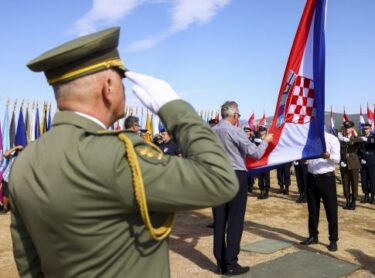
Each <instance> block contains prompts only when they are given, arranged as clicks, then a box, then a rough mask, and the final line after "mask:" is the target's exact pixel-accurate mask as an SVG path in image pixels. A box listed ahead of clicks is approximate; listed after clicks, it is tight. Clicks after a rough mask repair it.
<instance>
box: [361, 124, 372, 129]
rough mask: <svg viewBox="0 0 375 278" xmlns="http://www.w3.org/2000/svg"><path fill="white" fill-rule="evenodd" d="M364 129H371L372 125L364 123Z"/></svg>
mask: <svg viewBox="0 0 375 278" xmlns="http://www.w3.org/2000/svg"><path fill="white" fill-rule="evenodd" d="M362 128H371V124H370V123H364V124H363V125H362Z"/></svg>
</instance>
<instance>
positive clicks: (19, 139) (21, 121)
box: [0, 100, 51, 154]
mask: <svg viewBox="0 0 375 278" xmlns="http://www.w3.org/2000/svg"><path fill="white" fill-rule="evenodd" d="M30 106H31V107H30ZM12 108H13V109H11V107H10V101H9V100H8V101H7V104H6V107H5V113H4V118H3V121H2V123H0V154H2V153H3V152H4V151H7V150H9V149H11V148H12V147H14V146H17V145H22V146H26V145H27V144H28V143H29V142H31V141H34V140H36V139H38V138H39V137H40V136H41V135H42V134H43V133H45V132H47V131H48V130H49V129H50V128H51V104H50V103H48V102H44V104H43V105H42V107H41V111H40V110H39V103H38V102H33V103H32V104H31V105H30V103H27V105H26V106H25V105H24V102H23V101H22V102H21V104H20V106H19V108H18V109H17V100H16V101H14V104H13V107H12ZM39 111H40V112H41V113H40V112H39ZM16 116H17V117H16Z"/></svg>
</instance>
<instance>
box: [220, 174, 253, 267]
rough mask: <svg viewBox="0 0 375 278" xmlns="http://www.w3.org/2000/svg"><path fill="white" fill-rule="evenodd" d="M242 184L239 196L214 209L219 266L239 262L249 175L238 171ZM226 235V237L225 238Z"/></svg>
mask: <svg viewBox="0 0 375 278" xmlns="http://www.w3.org/2000/svg"><path fill="white" fill-rule="evenodd" d="M236 175H237V178H238V181H239V184H240V189H239V191H238V193H237V195H236V196H235V197H234V198H233V199H232V200H231V201H229V202H228V203H225V204H223V205H221V206H219V207H215V208H214V210H213V211H214V221H215V226H214V256H215V258H216V261H217V264H218V265H234V264H236V263H237V261H238V254H239V253H240V242H241V237H242V232H243V225H244V217H245V211H246V203H247V173H246V172H245V171H236ZM225 235H226V236H225Z"/></svg>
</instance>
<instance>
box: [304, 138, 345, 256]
mask: <svg viewBox="0 0 375 278" xmlns="http://www.w3.org/2000/svg"><path fill="white" fill-rule="evenodd" d="M325 141H326V151H325V152H324V153H323V154H322V158H317V159H312V160H309V161H308V162H307V171H308V175H307V190H306V191H307V192H306V194H307V206H308V210H309V237H308V238H307V239H306V240H304V241H302V242H301V244H302V245H310V244H316V243H318V241H319V240H318V234H319V232H318V224H319V210H320V199H322V200H323V204H324V209H325V211H326V216H327V220H328V230H329V241H330V244H329V246H328V250H329V251H332V252H334V251H337V240H338V224H337V222H338V221H337V192H336V177H335V168H336V165H338V163H339V162H340V143H339V141H338V139H337V138H336V137H335V136H333V135H331V134H329V133H325Z"/></svg>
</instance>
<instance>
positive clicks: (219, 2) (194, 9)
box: [71, 0, 232, 52]
mask: <svg viewBox="0 0 375 278" xmlns="http://www.w3.org/2000/svg"><path fill="white" fill-rule="evenodd" d="M231 1H232V0H203V1H202V0H93V5H92V7H91V9H90V11H88V12H87V13H86V14H85V15H84V16H83V17H81V18H80V19H78V20H77V21H76V22H75V23H74V24H73V30H71V32H73V33H76V34H78V35H85V34H88V33H92V32H95V31H96V26H97V25H110V24H115V23H116V22H118V21H119V20H121V19H123V18H124V17H126V16H127V15H129V14H130V13H131V12H132V11H134V10H135V9H136V8H138V7H139V6H141V5H142V4H161V3H169V4H170V5H171V6H172V8H171V25H170V27H169V28H168V29H167V30H164V31H161V32H160V33H157V34H154V35H150V36H148V37H146V38H144V39H141V40H139V41H135V42H133V43H130V44H129V45H128V46H127V47H126V48H125V51H127V52H129V51H139V50H144V49H149V48H152V47H154V46H155V45H157V44H158V43H159V42H160V41H162V40H163V39H166V38H167V37H169V36H171V35H173V34H175V33H177V32H181V31H183V30H186V29H187V28H189V27H190V26H192V25H201V24H206V23H208V22H210V20H212V19H213V18H214V17H215V16H216V15H217V13H218V12H219V10H220V9H222V8H224V7H225V6H226V5H228V4H229V3H230V2H231Z"/></svg>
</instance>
